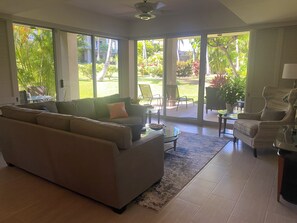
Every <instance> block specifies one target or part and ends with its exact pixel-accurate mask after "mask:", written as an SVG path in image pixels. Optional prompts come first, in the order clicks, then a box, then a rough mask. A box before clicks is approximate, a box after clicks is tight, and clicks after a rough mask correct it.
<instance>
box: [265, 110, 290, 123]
mask: <svg viewBox="0 0 297 223" xmlns="http://www.w3.org/2000/svg"><path fill="white" fill-rule="evenodd" d="M285 115H286V112H285V111H276V110H272V109H266V108H265V109H264V110H263V112H262V114H261V121H280V120H282V119H283V118H284V117H285Z"/></svg>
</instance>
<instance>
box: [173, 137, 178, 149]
mask: <svg viewBox="0 0 297 223" xmlns="http://www.w3.org/2000/svg"><path fill="white" fill-rule="evenodd" d="M176 142H177V139H176V140H174V141H173V150H174V151H176Z"/></svg>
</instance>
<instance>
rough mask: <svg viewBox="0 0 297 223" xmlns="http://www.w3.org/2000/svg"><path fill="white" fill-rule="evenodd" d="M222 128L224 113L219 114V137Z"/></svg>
mask: <svg viewBox="0 0 297 223" xmlns="http://www.w3.org/2000/svg"><path fill="white" fill-rule="evenodd" d="M221 129H222V115H221V114H219V137H221Z"/></svg>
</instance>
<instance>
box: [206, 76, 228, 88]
mask: <svg viewBox="0 0 297 223" xmlns="http://www.w3.org/2000/svg"><path fill="white" fill-rule="evenodd" d="M226 81H227V78H226V75H224V74H217V75H216V76H215V77H214V78H213V79H212V80H211V81H210V87H214V88H220V87H221V86H222V85H224V84H225V83H226Z"/></svg>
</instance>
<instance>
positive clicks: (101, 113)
mask: <svg viewBox="0 0 297 223" xmlns="http://www.w3.org/2000/svg"><path fill="white" fill-rule="evenodd" d="M118 102H124V103H125V109H126V111H127V113H128V114H129V112H130V105H131V98H129V97H127V98H120V96H119V94H114V95H110V96H106V97H102V98H95V99H94V104H95V111H96V119H97V120H98V119H100V118H103V117H109V115H110V114H109V110H108V107H107V105H108V104H113V103H118Z"/></svg>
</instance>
